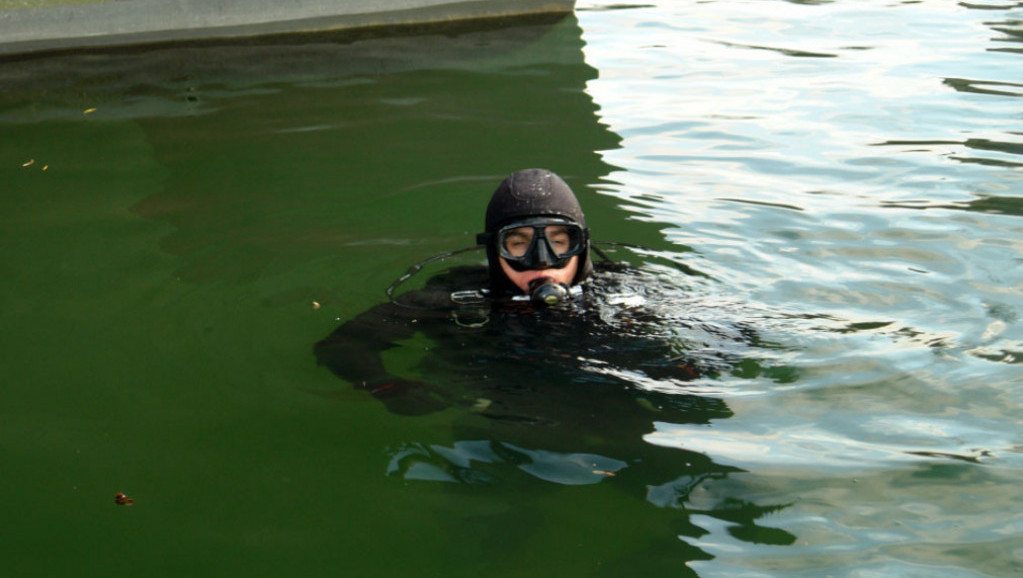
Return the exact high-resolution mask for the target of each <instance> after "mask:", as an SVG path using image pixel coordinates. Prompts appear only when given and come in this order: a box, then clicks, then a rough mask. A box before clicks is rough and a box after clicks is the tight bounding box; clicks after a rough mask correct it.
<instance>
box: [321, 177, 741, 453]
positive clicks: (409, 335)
mask: <svg viewBox="0 0 1023 578" xmlns="http://www.w3.org/2000/svg"><path fill="white" fill-rule="evenodd" d="M478 240H479V243H480V244H482V245H484V246H485V247H486V252H487V259H488V265H487V267H478V268H473V267H463V268H456V269H452V270H449V271H447V272H445V273H443V274H440V275H438V276H436V277H433V278H431V279H430V280H429V281H428V282H427V284H426V286H425V287H424V288H422V289H419V290H416V291H412V292H409V293H406V294H404V295H401V296H400V297H398V298H396V299H394V300H393V301H392V302H390V303H384V304H382V305H379V306H377V307H375V308H373V309H371V310H369V311H367V312H365V313H363V314H361V315H359V316H358V317H356V318H355V319H352V320H351V321H348V322H347V323H345V324H344V325H342V326H341V327H339V328H338V329H337V330H336V331H335V332H334V333H333V334H331V335H330V336H329V337H327V338H326V339H324V340H323V341H321V342H320V343H318V344H317V346H316V349H315V351H316V355H317V357H318V359H319V361H320V363H321V364H323V365H326V366H327V367H329V368H330V369H331V370H332V371H333V372H334V373H335V374H337V375H338V376H340V377H342V378H344V379H346V380H347V381H349V382H350V383H352V384H353V386H354V387H357V388H360V389H366V390H368V391H369V392H371V393H372V394H373V396H374V397H377V398H378V399H380V400H381V401H382V402H384V403H385V405H386V406H387V407H388V409H390V410H391V411H393V412H395V413H400V414H406V415H416V414H423V413H428V412H432V411H436V410H439V409H442V408H445V407H452V406H455V407H462V408H464V409H466V410H467V411H468V412H470V413H472V414H473V415H478V416H480V417H485V418H490V419H489V420H488V421H489V423H491V425H492V426H493V427H503V426H508V425H509V424H518V425H519V426H521V425H535V426H544V427H540V428H539V430H549V428H551V427H554V428H559V427H565V428H566V429H565V430H564V431H566V432H567V431H571V432H572V434H573V435H572V437H577V434H579V433H580V431H579V430H580V429H581V430H592V431H591V432H589V434H592V435H598V436H599V435H600V434H601V433H602V432H603V433H607V432H608V426H609V425H610V426H612V427H614V428H615V429H617V430H618V431H619V433H621V432H623V431H629V432H632V433H645V432H648V431H650V429H651V428H652V422H653V421H654V420H655V419H661V420H667V421H674V422H676V423H678V422H682V421H687V422H692V421H698V422H704V421H706V420H708V419H710V418H711V417H723V416H726V415H729V414H730V413H729V412H728V410H727V408H726V407H725V406H724V404H723V403H721V402H720V400H715V399H710V398H699V397H696V396H691V395H684V394H683V392H682V391H681V390H680V388H679V387H677V384H678V382H681V381H688V380H692V379H694V378H695V377H697V375H698V371H697V369H696V368H695V367H694V365H693V364H692V363H690V362H689V360H687V359H686V357H685V351H684V350H683V347H680V345H679V340H677V339H672V338H671V336H670V335H667V334H666V333H670V331H666V330H665V328H664V327H663V324H660V325H659V324H658V323H657V320H652V319H650V317H651V316H650V315H647V314H646V313H645V312H644V310H643V309H642V307H629V306H625V307H623V306H621V305H615V304H614V303H613V301H614V299H615V297H618V296H621V295H622V294H623V293H624V292H625V291H628V290H629V287H630V282H629V278H630V277H631V276H632V275H633V274H634V273H635V270H631V269H628V268H627V267H625V266H622V265H617V264H614V263H608V262H598V263H596V264H594V262H593V261H592V260H591V258H590V252H591V247H590V240H589V231H588V230H587V229H586V226H585V218H584V216H583V213H582V210H581V208H580V207H579V204H578V201H577V200H576V198H575V195H574V194H573V193H572V191H571V190H570V189H569V188H568V185H567V184H565V183H564V181H562V180H561V179H560V178H559V177H557V175H554V174H553V173H550V172H548V171H542V170H528V171H520V172H517V173H514V174H513V175H511V176H510V177H508V178H507V179H505V181H504V182H503V183H502V184H501V186H500V187H499V188H498V189H497V191H495V193H494V195H493V197H492V198H491V201H490V203H489V205H488V208H487V217H486V232H484V233H483V234H481V235H479V236H478ZM632 286H633V287H634V284H632ZM626 301H627V300H626ZM417 336H419V338H421V339H422V338H425V340H426V341H428V343H423V344H420V343H419V342H417V345H421V350H424V353H425V355H424V356H423V358H422V359H421V360H419V361H418V363H419V368H420V369H421V370H423V371H422V373H423V374H426V375H430V378H429V380H428V382H427V380H421V379H417V378H413V377H409V376H407V375H406V376H397V375H393V374H392V373H391V372H389V371H388V369H387V368H386V366H385V363H384V359H383V355H382V354H383V352H384V351H386V350H388V349H391V348H394V347H397V346H399V344H400V343H401V342H403V341H407V340H410V339H413V338H414V337H417ZM427 347H428V348H429V351H428V352H426V351H425V349H426V348H427ZM654 382H656V383H654ZM651 383H653V386H651ZM658 384H659V385H660V387H658ZM672 384H674V385H675V387H669V386H670V385H672ZM668 390H673V391H668ZM694 408H700V410H701V411H695V412H694V411H693V409H694ZM669 416H670V417H669ZM623 422H632V423H630V424H629V425H626V424H625V423H623ZM614 424H616V425H614ZM637 428H639V429H638V432H637ZM534 429H536V428H534ZM519 433H522V432H519ZM534 433H536V435H539V436H540V437H542V438H544V439H545V440H546V442H545V443H547V444H548V445H549V443H550V441H551V440H552V439H557V438H558V437H560V436H552V435H551V432H550V431H547V432H546V433H540V432H538V431H536V432H534Z"/></svg>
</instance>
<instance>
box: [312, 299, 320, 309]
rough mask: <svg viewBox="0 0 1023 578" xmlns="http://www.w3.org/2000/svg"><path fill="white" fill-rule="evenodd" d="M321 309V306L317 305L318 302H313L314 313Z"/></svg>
mask: <svg viewBox="0 0 1023 578" xmlns="http://www.w3.org/2000/svg"><path fill="white" fill-rule="evenodd" d="M319 308H320V304H319V303H317V302H316V301H313V311H316V310H317V309H319Z"/></svg>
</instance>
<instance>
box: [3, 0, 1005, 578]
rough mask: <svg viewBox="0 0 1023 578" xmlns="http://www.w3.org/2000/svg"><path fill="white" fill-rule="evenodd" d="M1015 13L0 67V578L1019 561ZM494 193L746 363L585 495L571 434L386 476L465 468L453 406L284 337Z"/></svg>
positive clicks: (969, 568) (755, 18)
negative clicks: (639, 256) (650, 284)
mask: <svg viewBox="0 0 1023 578" xmlns="http://www.w3.org/2000/svg"><path fill="white" fill-rule="evenodd" d="M1021 23H1023V12H1021V9H1020V7H1019V6H1018V4H1016V3H1012V2H994V3H988V4H983V5H980V4H952V3H946V2H939V1H938V0H933V1H931V0H928V1H924V2H917V3H907V4H896V3H884V2H875V1H873V0H868V1H866V2H859V1H858V2H831V3H802V2H801V3H794V2H781V1H770V2H752V1H751V2H738V1H719V2H705V3H699V2H667V1H664V2H657V3H654V4H649V5H643V6H632V7H630V6H614V7H613V6H611V5H606V4H601V3H590V2H586V3H580V5H579V11H578V13H577V15H576V16H575V17H572V18H569V19H566V20H563V21H561V22H558V23H554V24H542V25H540V24H538V25H530V26H518V27H515V28H512V29H507V30H498V31H482V32H475V33H463V34H455V35H445V36H427V37H423V36H420V37H412V38H404V39H392V40H364V41H359V42H354V43H347V44H346V43H341V44H330V43H326V42H324V43H318V44H306V45H300V46H282V45H277V46H265V47H218V48H192V49H174V50H161V51H149V52H142V53H137V54H122V55H77V56H74V55H72V56H63V57H59V58H56V57H55V58H50V59H34V60H27V61H23V62H6V63H2V64H0V131H2V134H3V138H2V139H0V183H3V184H2V194H0V203H2V206H0V224H2V227H0V253H2V258H0V267H2V274H3V279H4V282H3V284H2V286H0V287H2V289H0V319H2V327H3V332H2V333H0V336H2V337H0V355H2V360H3V366H4V368H5V379H4V386H3V387H2V388H0V392H2V393H0V402H2V406H3V408H4V411H3V415H4V417H3V420H0V448H2V450H0V451H2V457H3V464H4V465H5V471H4V475H3V476H2V477H0V491H2V493H0V495H3V496H4V498H5V501H6V506H5V508H4V512H3V514H2V515H0V528H2V530H3V532H2V534H3V541H2V542H3V544H2V546H0V552H3V560H4V566H5V568H7V570H6V571H7V572H9V573H10V574H11V575H18V576H54V575H118V576H128V575H132V576H135V575H173V576H180V575H221V574H242V573H245V574H249V575H263V576H280V575H286V576H295V575H299V576H301V575H328V574H331V575H332V574H342V573H343V574H348V575H399V574H401V575H444V576H469V575H474V576H475V575H497V576H518V575H522V574H525V573H530V574H534V575H543V576H590V575H605V574H608V575H610V574H617V575H622V574H628V575H656V576H661V575H686V574H687V573H688V574H690V575H691V574H696V575H700V576H739V575H742V576H794V575H804V576H822V575H833V576H875V575H876V576H881V575H884V576H891V575H920V576H1006V575H1015V574H1017V573H1021V572H1023V548H1021V546H1020V543H1021V534H1023V492H1021V490H1020V489H1019V484H1018V479H1019V478H1020V474H1021V472H1023V459H1021V455H1020V454H1021V448H1023V435H1021V432H1023V427H1021V426H1020V423H1019V421H1020V409H1021V407H1023V393H1021V389H1020V381H1021V380H1020V378H1019V376H1018V375H1019V372H1018V369H1017V368H1018V367H1019V365H1018V361H1019V359H1020V358H1021V356H1023V331H1021V328H1020V324H1019V316H1020V309H1021V307H1023V303H1021V299H1020V295H1021V290H1023V272H1021V269H1020V265H1021V262H1023V235H1021V233H1020V228H1019V223H1018V221H1019V218H1020V215H1023V204H1021V202H1020V197H1021V193H1023V172H1021V171H1023V157H1021V156H1020V154H1021V151H1023V148H1021V147H1023V136H1021V135H1023V124H1021V117H1020V110H1021V109H1020V103H1021V100H1020V96H1023V79H1021V78H1020V74H1019V72H1018V71H1020V70H1021V62H1020V57H1021V55H1020V52H1021V51H1023V48H1021V47H1020V44H1019V43H1020V38H1021V34H1023V33H1021V30H1023V28H1021V26H1023V24H1021ZM529 166H545V167H548V168H551V169H553V170H555V171H557V172H559V173H561V174H563V175H564V176H565V177H566V179H567V180H568V181H569V182H570V184H572V185H573V187H574V188H575V189H576V190H577V191H579V193H580V197H581V200H582V202H583V205H584V207H585V208H586V210H587V216H588V218H589V224H590V226H591V228H592V229H593V230H594V231H595V234H596V235H597V236H599V237H600V238H603V239H610V240H620V241H630V242H634V243H641V244H645V245H647V246H650V247H652V248H653V249H656V250H658V251H662V252H665V253H666V254H668V255H669V256H672V257H674V258H676V259H679V260H682V261H684V262H685V263H686V264H687V265H688V266H689V267H691V268H692V269H694V270H696V271H698V272H701V273H703V274H705V275H706V277H692V283H693V295H695V296H696V297H699V298H700V299H698V300H697V299H694V300H693V301H692V302H688V303H686V302H685V300H682V303H683V304H685V305H686V306H687V307H689V312H690V314H691V315H694V316H699V317H701V318H703V319H706V320H708V321H713V320H715V319H717V320H720V321H721V322H722V323H726V324H727V323H736V322H739V321H742V322H743V323H750V324H752V325H754V326H756V327H757V328H758V331H759V332H760V333H761V336H762V338H763V340H764V344H763V345H761V346H760V347H759V348H757V349H756V350H751V351H748V352H745V353H743V355H748V356H749V357H750V359H753V358H755V359H756V360H758V361H757V363H750V364H745V365H744V364H743V363H742V362H741V360H740V362H739V363H737V365H736V367H735V369H734V371H730V372H724V373H722V374H720V375H716V376H714V377H707V378H703V379H701V380H698V381H696V382H691V383H689V384H688V385H687V387H688V388H689V389H688V393H692V394H696V398H695V399H698V400H702V401H701V402H699V403H693V404H692V414H691V415H690V416H687V418H686V419H675V420H673V421H669V420H663V421H662V420H657V419H650V420H649V427H648V428H647V429H645V430H644V431H636V430H634V429H622V430H620V431H617V430H616V431H604V432H603V433H604V434H605V435H607V436H608V437H609V438H613V439H614V440H615V444H616V445H615V446H614V447H616V448H617V450H618V451H620V452H622V453H626V454H629V455H616V456H606V457H609V458H616V459H619V460H624V461H625V462H631V464H630V465H629V466H627V467H624V469H620V470H618V472H617V475H616V476H607V477H606V478H605V479H600V480H597V481H599V483H585V484H577V485H571V484H567V483H556V482H552V481H549V480H548V479H544V478H543V476H541V475H537V474H536V468H531V465H530V464H531V463H533V464H534V465H538V467H539V466H542V465H543V464H544V463H545V462H544V460H547V459H549V458H550V456H551V455H553V454H550V453H545V451H546V450H552V451H553V450H554V449H555V448H556V449H557V451H559V452H562V453H561V455H565V452H570V451H571V447H573V444H574V443H575V442H574V440H573V439H572V438H571V437H569V438H567V439H559V440H551V442H550V445H547V446H544V445H542V444H543V443H544V442H543V440H535V439H534V442H535V443H536V446H535V447H529V448H522V447H521V446H518V447H520V449H521V450H524V451H523V452H520V454H518V455H520V456H521V455H525V456H527V458H528V459H526V461H525V462H521V461H520V462H514V461H513V460H509V459H504V460H501V459H492V460H491V462H490V463H484V462H482V461H477V462H476V463H475V464H474V467H476V468H477V469H480V470H485V472H486V474H487V476H489V478H488V479H489V480H490V482H491V483H487V484H470V483H455V482H445V481H429V480H423V479H419V478H421V477H423V476H416V475H411V474H410V473H409V472H410V468H409V467H407V465H408V459H411V458H409V456H413V457H416V459H421V460H423V463H434V464H436V463H437V462H438V460H440V461H443V460H442V459H441V458H443V457H444V456H449V455H450V454H451V453H452V452H455V453H458V452H461V455H463V456H464V455H470V454H472V455H477V456H479V455H482V454H481V453H480V452H481V451H482V450H481V449H480V448H479V447H478V446H476V445H473V444H474V443H475V442H477V441H478V439H468V438H466V437H465V436H464V432H465V431H466V429H465V427H464V426H465V419H466V416H465V414H464V412H462V413H460V412H458V411H454V410H451V411H445V412H439V413H434V414H430V415H427V416H423V417H414V418H413V417H404V416H399V415H394V414H392V413H389V412H388V411H387V410H386V409H385V408H384V407H383V405H382V404H380V403H379V402H378V401H376V400H374V399H373V398H371V397H369V396H368V394H366V393H365V392H361V391H356V390H353V389H352V388H351V387H349V386H348V385H347V384H345V383H343V382H342V381H340V380H338V379H337V378H336V377H334V376H333V375H332V374H331V373H330V372H329V371H327V370H326V369H325V368H323V367H319V366H317V365H316V363H315V359H314V357H313V355H312V345H313V344H314V343H315V342H316V341H318V340H319V339H321V338H323V337H324V336H326V335H327V334H329V333H330V332H331V331H332V330H333V329H334V328H335V327H336V326H337V325H339V324H340V323H341V322H343V321H345V320H348V319H350V318H352V317H353V316H355V315H356V314H358V313H360V312H362V311H364V310H366V309H368V308H369V307H371V306H372V305H374V304H376V303H378V302H380V301H381V299H383V291H384V289H385V288H386V287H387V286H388V285H389V284H390V283H391V281H392V280H394V279H395V278H396V277H397V276H399V275H400V274H401V273H403V272H404V271H405V270H406V268H407V267H408V266H409V265H410V264H412V263H415V262H417V261H419V260H421V259H424V258H426V257H429V256H431V255H433V254H435V253H437V252H439V251H442V250H446V249H455V248H460V247H463V246H467V245H470V244H472V243H473V241H474V234H475V233H476V232H478V230H479V229H480V228H481V222H482V211H483V208H484V206H485V204H486V200H487V198H488V197H489V194H490V192H491V191H492V190H493V188H494V186H495V185H496V183H497V182H498V181H499V180H500V179H501V178H502V177H503V176H504V175H505V174H507V173H508V172H511V171H512V170H515V169H518V168H522V167H529ZM314 302H315V303H317V304H319V307H318V308H317V307H315V306H314V305H313V303H314ZM414 349H415V347H412V346H410V347H408V348H406V350H397V351H393V350H392V351H391V352H389V354H393V355H391V357H390V358H389V362H390V363H391V364H392V365H394V366H395V367H401V366H411V364H413V363H414V362H415V361H416V360H419V359H421V358H422V357H423V353H422V351H416V350H414ZM767 366H774V367H777V368H784V372H783V374H784V378H781V377H779V375H780V374H779V373H778V372H771V371H764V370H763V369H764V367H767ZM552 403H558V404H567V403H570V402H569V401H566V400H565V399H559V400H557V401H556V402H552ZM606 429H608V428H605V430H606ZM610 429H612V430H613V429H614V428H613V427H611V428H610ZM493 435H497V434H493ZM587 435H589V434H587ZM580 436H582V434H580ZM498 441H501V440H498ZM504 441H509V442H510V441H511V440H504ZM584 441H585V443H583V442H584ZM591 442H593V440H592V439H590V438H586V439H585V440H583V437H580V443H579V449H578V450H576V451H579V452H581V453H584V452H585V451H586V448H590V447H591V445H589V444H591ZM593 443H595V442H593ZM563 446H567V447H563ZM474 452H475V453H474ZM417 456H418V457H417ZM638 457H643V458H647V462H645V464H646V465H641V464H640V462H635V461H633V460H635V459H636V458H638ZM431 460H432V461H431ZM530 460H532V462H530ZM651 464H652V465H651ZM602 467H606V468H610V467H612V466H602ZM591 481H593V480H591ZM117 492H124V493H126V494H127V495H129V496H131V497H132V498H134V499H135V501H136V503H135V505H134V506H131V507H125V506H118V505H116V504H115V503H114V495H115V494H116V493H117Z"/></svg>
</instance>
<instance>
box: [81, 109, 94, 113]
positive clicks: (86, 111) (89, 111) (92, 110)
mask: <svg viewBox="0 0 1023 578" xmlns="http://www.w3.org/2000/svg"><path fill="white" fill-rule="evenodd" d="M94 112H96V109H95V108H87V109H85V110H83V111H82V114H92V113H94Z"/></svg>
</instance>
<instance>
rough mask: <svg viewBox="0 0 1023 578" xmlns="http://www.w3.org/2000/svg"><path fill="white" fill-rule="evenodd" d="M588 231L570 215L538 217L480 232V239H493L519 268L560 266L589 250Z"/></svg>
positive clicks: (478, 238) (525, 269) (501, 252)
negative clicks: (489, 231)
mask: <svg viewBox="0 0 1023 578" xmlns="http://www.w3.org/2000/svg"><path fill="white" fill-rule="evenodd" d="M588 233H589V231H588V230H587V229H584V228H583V227H580V226H579V225H577V224H575V223H573V222H572V221H569V220H567V219H561V218H556V217H537V218H532V219H524V220H520V221H515V222H513V223H510V224H508V225H505V226H504V227H501V228H500V229H498V230H497V232H496V233H481V234H480V235H478V236H477V242H478V243H480V244H489V243H491V242H493V243H494V244H495V245H496V248H497V253H498V255H500V256H501V258H503V259H504V260H505V261H507V262H508V265H509V266H511V268H512V269H515V270H516V271H529V270H538V269H561V268H563V267H565V266H566V265H568V261H569V260H570V259H571V258H572V257H574V256H576V255H579V254H581V253H582V252H583V251H584V250H586V241H587V237H588Z"/></svg>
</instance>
